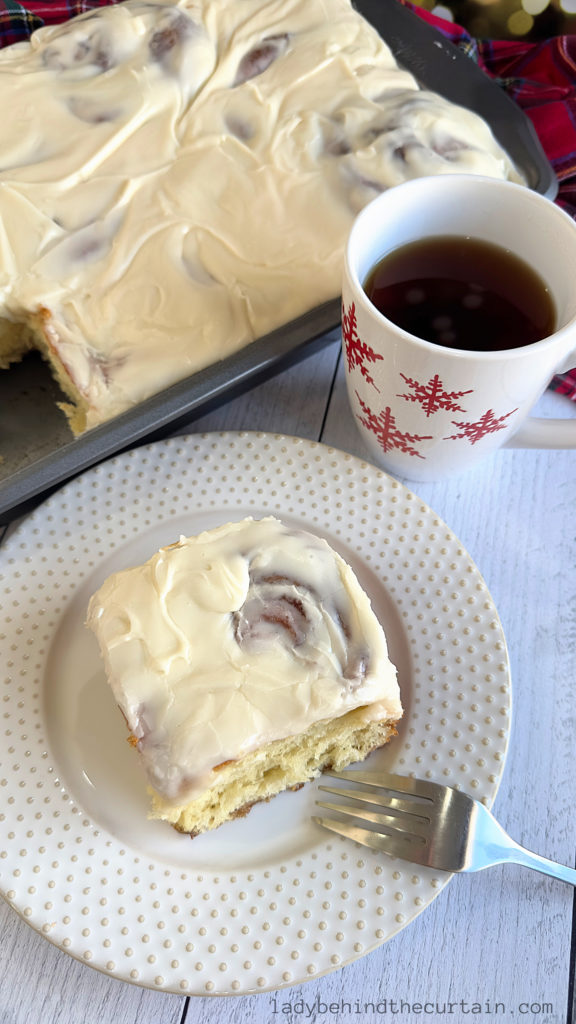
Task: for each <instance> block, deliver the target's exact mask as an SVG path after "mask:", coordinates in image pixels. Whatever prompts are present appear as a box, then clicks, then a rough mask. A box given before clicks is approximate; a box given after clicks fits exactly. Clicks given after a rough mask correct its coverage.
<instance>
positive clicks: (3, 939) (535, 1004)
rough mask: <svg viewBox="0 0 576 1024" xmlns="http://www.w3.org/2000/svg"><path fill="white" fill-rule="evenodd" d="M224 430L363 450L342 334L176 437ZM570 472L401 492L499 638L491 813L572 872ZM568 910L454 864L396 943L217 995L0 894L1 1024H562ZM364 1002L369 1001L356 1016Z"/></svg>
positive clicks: (575, 626) (544, 467)
mask: <svg viewBox="0 0 576 1024" xmlns="http://www.w3.org/2000/svg"><path fill="white" fill-rule="evenodd" d="M558 408H560V409H561V410H563V411H564V414H567V415H572V416H574V415H576V408H572V407H571V406H570V403H568V402H567V400H566V399H563V398H560V397H559V396H556V395H552V394H550V393H548V394H547V395H546V396H545V397H544V398H543V399H542V400H541V403H540V411H541V414H543V415H554V414H555V410H557V409H558ZM220 429H227V430H235V429H256V430H266V431H272V432H280V433H286V434H290V435H299V436H301V437H304V438H310V439H314V440H321V441H323V442H325V443H327V444H330V445H333V446H335V447H338V448H341V449H344V450H346V451H348V452H350V453H352V454H355V455H360V456H363V457H366V453H365V452H364V450H363V446H362V442H361V441H360V439H359V436H358V434H357V433H356V430H355V427H354V424H353V420H352V417H351V415H350V412H349V410H348V407H347V401H346V394H345V385H344V377H343V370H342V365H341V360H340V359H339V346H338V344H337V342H336V340H334V342H333V343H331V344H329V345H328V346H327V347H326V348H324V349H323V350H322V351H321V352H319V353H317V354H315V355H313V356H311V357H310V358H308V359H306V360H305V361H303V362H302V363H300V364H299V365H298V366H296V367H294V368H292V369H290V370H288V371H286V372H285V373H284V374H283V375H281V376H279V377H277V378H275V379H273V380H270V381H268V382H266V383H265V384H262V385H261V386H259V387H258V388H256V389H254V390H253V391H251V392H250V393H248V394H246V395H245V396H242V397H240V398H237V399H235V400H233V401H231V402H230V403H229V404H227V405H224V406H222V407H221V408H220V409H219V410H217V411H215V412H212V413H210V414H209V415H206V416H205V417H203V418H202V419H201V420H198V421H196V422H195V423H193V424H192V425H191V426H190V428H189V429H188V432H189V433H190V432H199V431H206V430H220ZM575 470H576V455H575V454H574V453H573V452H572V453H571V452H557V451H551V452H545V451H512V450H506V451H502V452H500V453H499V454H498V455H497V456H495V457H494V458H493V459H492V460H491V461H489V462H487V463H485V464H483V465H481V466H480V467H479V468H477V469H475V470H473V471H470V472H469V473H468V474H465V475H463V476H460V477H458V478H455V479H451V480H448V481H445V482H438V483H433V484H419V485H410V486H411V487H412V488H413V489H414V490H415V491H416V493H417V494H418V495H419V496H420V497H421V498H422V499H423V500H424V501H425V502H426V503H427V504H428V505H430V506H431V507H432V509H434V511H435V512H436V513H437V514H438V515H439V516H441V517H442V518H443V519H444V520H445V521H446V522H447V523H448V525H449V526H450V527H451V528H452V530H453V531H454V533H455V534H456V535H457V536H458V537H459V538H460V540H461V541H462V543H463V545H464V546H465V547H466V548H467V550H468V552H469V553H470V555H471V556H472V558H473V559H474V561H475V562H476V564H477V566H478V567H479V569H480V571H481V572H482V574H483V576H484V578H485V580H486V582H487V585H488V587H489V590H490V591H491V594H492V597H493V598H494V601H495V604H496V607H497V609H498V611H499V613H500V617H501V620H502V623H503V627H504V631H505V634H506V637H507V641H508V646H509V652H510V659H511V666H512V680H513V694H514V701H513V704H514V709H513V718H512V738H511V743H510V750H509V756H508V760H507V764H506V768H505V771H504V777H503V781H502V784H501V787H500V790H499V793H498V796H497V799H496V804H495V811H496V814H497V816H498V817H499V819H500V821H501V822H502V824H503V825H504V827H505V828H507V830H508V831H509V832H510V833H511V834H512V835H513V836H514V837H515V838H516V839H517V840H518V841H519V842H520V843H522V844H523V845H525V846H527V847H529V848H531V849H533V850H535V851H537V852H540V853H543V854H546V855H548V856H549V857H552V858H554V859H556V860H558V861H562V862H563V863H566V864H572V865H573V864H574V860H575V853H576V814H575V812H574V805H575V802H576V785H575V781H574V778H575V773H574V763H575V746H576V720H575V715H574V708H575V706H576V702H575V698H574V693H575V686H576V670H575V668H574V662H575V656H576V572H575V566H576V529H575V526H576V517H575V511H576V471H575ZM9 529H10V528H9ZM0 801H1V795H0ZM0 809H1V808H0ZM0 827H1V826H0ZM574 908H575V903H574V892H573V890H572V889H571V888H570V887H569V886H567V885H564V884H562V883H560V882H556V881H554V880H552V879H548V878H546V877H545V876H543V875H539V874H537V873H535V872H530V871H527V870H525V869H522V868H517V867H514V866H510V867H508V868H500V867H497V868H492V869H490V870H488V871H486V872H484V873H480V874H476V875H463V876H459V877H456V878H454V879H453V880H452V882H451V883H450V884H449V885H448V886H447V887H446V889H444V891H443V892H442V893H441V894H440V895H439V897H438V898H437V899H436V900H435V901H434V902H433V904H432V905H431V906H430V907H429V908H428V909H427V910H426V911H425V912H424V913H423V914H422V915H420V916H419V917H418V918H417V919H416V920H415V921H414V922H413V923H412V924H411V925H409V926H408V927H407V928H405V929H404V930H403V931H402V932H400V934H398V935H397V936H396V937H395V938H393V939H392V940H390V941H389V942H388V943H386V944H385V945H383V946H381V947H380V948H378V949H377V950H376V951H374V952H372V953H370V954H369V955H367V956H365V957H363V958H362V959H360V960H358V961H356V962H355V963H353V964H351V965H349V966H347V967H345V968H343V969H340V970H337V971H335V972H334V973H333V974H329V975H327V976H325V977H323V978H321V979H319V980H314V981H310V982H308V983H306V984H304V985H298V986H295V987H293V988H286V989H283V990H281V991H279V992H276V993H269V992H264V993H260V994H258V995H253V996H252V995H250V996H242V997H237V998H235V997H233V996H230V997H212V998H211V997H198V996H196V997H194V996H192V997H186V996H184V995H183V996H179V995H171V994H165V993H162V992H154V991H150V990H146V989H142V988H138V987H136V986H133V985H131V984H128V983H124V982H122V981H118V980H116V979H115V978H110V977H106V976H104V975H102V974H99V973H98V972H96V971H95V970H93V969H91V968H90V967H88V966H86V965H84V964H81V963H79V962H77V961H76V960H74V959H72V958H71V957H70V956H68V955H67V954H66V953H64V952H61V951H60V950H59V949H58V948H56V947H54V946H53V945H51V944H50V943H49V942H48V941H46V940H45V939H43V938H41V937H40V936H39V935H37V934H36V933H35V932H34V931H33V930H32V929H31V928H30V927H29V926H28V925H27V924H25V923H24V921H23V920H21V919H20V918H19V917H18V915H17V914H16V913H15V911H14V910H13V909H12V908H10V907H9V906H8V905H5V904H2V905H0V922H1V928H0V1024H112V1022H113V1024H181V1022H184V1021H187V1022H188V1024H189V1022H191V1021H194V1022H205V1021H213V1022H218V1024H240V1022H242V1024H248V1022H249V1024H275V1022H278V1024H280V1022H281V1021H287V1022H290V1024H295V1022H297V1021H303V1020H307V1021H315V1022H316V1021H317V1022H321V1024H328V1022H330V1024H340V1022H343V1021H352V1020H356V1021H362V1022H365V1021H366V1022H367V1021H373V1020H386V1021H391V1020H401V1021H403V1022H413V1021H422V1020H431V1021H447V1022H453V1024H465V1022H466V1021H469V1020H481V1021H483V1022H485V1024H494V1022H495V1021H497V1020H509V1021H514V1020H516V1021H532V1022H533V1024H564V1022H572V1021H573V1020H576V1016H573V1014H574V1006H573V997H574V989H573V979H572V981H571V969H572V970H573V969H574V954H575V952H576V927H575V925H576V922H575V921H574ZM571 956H572V960H571ZM571 965H572V967H571ZM364 1003H367V1004H375V1005H376V1004H377V1005H378V1007H379V1009H378V1010H377V1011H371V1010H370V1008H369V1007H368V1009H366V1010H361V1011H360V1012H359V1011H358V1006H360V1007H361V1006H362V1005H363V1004H364Z"/></svg>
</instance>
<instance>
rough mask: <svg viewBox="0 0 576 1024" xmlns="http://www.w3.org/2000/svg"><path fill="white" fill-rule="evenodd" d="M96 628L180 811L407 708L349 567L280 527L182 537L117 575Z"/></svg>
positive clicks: (151, 766)
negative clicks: (344, 728) (299, 743)
mask: <svg viewBox="0 0 576 1024" xmlns="http://www.w3.org/2000/svg"><path fill="white" fill-rule="evenodd" d="M87 622H88V625H89V627H90V628H91V629H93V631H94V632H95V634H96V636H97V638H98V641H99V644H100V648H101V651H102V654H103V657H104V661H105V665H106V671H107V675H108V679H109V682H110V684H111V686H112V689H113V691H114V694H115V697H116V700H117V702H118V704H119V705H120V707H121V709H122V711H123V712H124V715H125V717H126V720H127V722H128V725H129V728H130V730H131V731H132V733H133V735H134V736H135V737H136V739H137V740H138V747H139V750H140V753H141V755H142V759H143V762H144V765H145V767H146V770H147V773H148V777H149V779H150V782H151V784H152V785H153V786H154V788H155V789H156V790H157V792H159V793H160V794H161V795H162V796H163V797H164V798H165V799H167V800H169V801H173V802H177V803H183V802H185V801H186V800H188V799H190V798H191V797H192V796H193V795H195V794H196V793H198V792H199V791H201V789H202V788H203V787H205V786H206V785H207V784H208V783H209V781H210V774H211V771H212V769H213V768H215V766H217V765H219V764H222V763H223V762H225V761H228V760H233V759H237V758H239V757H242V755H243V754H246V753H248V752H250V751H252V750H255V749H256V748H258V747H260V746H262V745H263V744H266V743H269V742H271V741H273V740H276V739H281V738H283V737H286V736H294V735H298V734H299V733H301V732H303V731H305V730H306V729H307V728H308V727H309V726H310V725H312V724H313V723H315V722H318V721H323V720H327V719H331V718H336V717H339V716H341V715H343V714H345V713H346V712H347V711H350V710H352V709H353V708H357V707H364V706H368V718H371V719H372V720H380V719H388V718H396V719H397V718H399V717H400V715H401V712H402V709H401V704H400V696H399V690H398V684H397V681H396V671H395V669H394V666H393V665H392V664H391V662H390V661H389V659H388V652H387V646H386V639H385V636H384V633H383V630H382V628H381V626H380V625H379V623H378V621H377V619H376V616H375V615H374V612H373V611H372V609H371V606H370V602H369V600H368V598H367V596H366V594H365V593H364V592H363V590H362V589H361V587H360V585H359V583H358V581H357V579H356V577H355V576H354V574H353V572H352V570H351V569H350V567H349V566H348V565H347V564H346V563H345V562H344V561H343V560H342V559H341V558H340V557H339V556H338V555H337V554H336V553H335V552H334V551H333V550H332V549H331V548H330V547H329V545H328V544H327V543H326V542H325V541H324V540H322V539H320V538H317V537H315V536H313V535H312V534H309V533H305V532H302V531H294V530H290V529H288V528H287V527H286V526H284V525H283V524H282V523H280V522H279V521H278V520H276V519H274V518H271V517H270V518H266V519H263V520H259V521H254V520H252V519H247V520H243V521H241V522H239V523H232V524H227V525H225V526H222V527H219V528H217V529H215V530H211V531H209V532H206V533H203V534H200V535H199V536H197V537H191V538H181V539H180V541H179V542H178V543H177V544H174V545H172V546H171V547H168V548H163V549H161V550H160V551H159V552H158V553H157V554H156V555H154V556H153V557H152V558H151V559H150V560H149V561H148V562H146V563H145V564H144V565H142V566H139V567H136V568H133V569H127V570H125V571H123V572H119V573H116V574H115V575H113V576H111V577H110V578H109V579H108V580H107V581H106V582H105V583H104V584H103V586H102V587H101V588H100V590H99V591H98V593H97V594H95V595H94V597H93V598H92V600H91V602H90V606H89V611H88V619H87Z"/></svg>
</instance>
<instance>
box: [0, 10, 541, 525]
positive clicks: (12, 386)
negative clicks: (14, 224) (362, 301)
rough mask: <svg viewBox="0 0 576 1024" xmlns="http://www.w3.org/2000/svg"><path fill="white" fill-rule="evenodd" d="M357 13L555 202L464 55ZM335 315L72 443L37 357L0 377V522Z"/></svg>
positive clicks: (322, 314)
mask: <svg viewBox="0 0 576 1024" xmlns="http://www.w3.org/2000/svg"><path fill="white" fill-rule="evenodd" d="M355 6H356V8H357V10H359V11H360V12H361V13H362V14H363V15H364V16H365V17H366V18H367V19H368V21H370V22H371V23H372V24H373V25H374V26H375V28H377V29H378V31H379V32H380V34H381V35H382V37H383V38H384V39H385V41H386V42H387V43H388V45H389V46H390V47H391V49H392V51H393V52H394V55H395V56H396V59H397V60H398V62H399V63H400V64H402V65H403V66H404V67H406V68H407V69H408V70H409V71H410V72H412V74H413V75H414V76H415V77H416V78H417V79H418V81H419V82H420V84H421V85H422V86H423V87H425V88H428V89H432V90H434V91H436V92H439V93H441V94H442V95H444V96H445V97H446V98H447V99H449V100H452V101H453V102H455V103H459V104H461V105H462V106H466V107H469V108H470V109H472V110H475V111H476V112H477V113H479V114H480V115H481V116H482V117H484V118H485V120H486V121H487V122H488V123H489V124H490V126H491V128H492V130H493V132H494V134H495V136H496V138H497V139H498V141H499V142H500V143H501V144H502V145H503V146H504V147H505V149H506V150H507V151H508V153H509V155H510V156H511V158H512V160H513V161H514V162H515V164H516V166H517V167H518V169H519V170H520V171H521V172H522V173H523V174H524V176H525V178H526V181H527V184H528V186H529V187H530V188H532V189H533V190H534V191H537V192H540V193H541V194H542V195H545V196H547V197H548V198H550V199H554V198H555V196H556V192H557V182H556V178H555V175H554V172H553V170H552V168H551V166H550V164H549V163H548V160H547V158H546V156H545V154H544V152H543V150H542V147H541V145H540V142H539V140H538V137H537V135H536V133H535V131H534V128H533V126H532V123H531V122H530V121H529V119H528V118H527V117H526V115H525V114H524V113H523V112H522V110H520V108H519V107H517V106H516V104H515V103H514V102H513V101H512V100H511V99H510V98H509V97H508V96H507V95H506V94H505V93H504V92H503V91H502V90H501V89H500V88H499V87H498V86H497V85H496V84H495V83H494V82H492V81H491V80H490V79H489V78H488V77H487V76H486V75H485V74H484V73H483V72H482V71H480V69H479V68H478V67H477V66H476V65H475V64H474V62H473V61H472V60H471V59H470V58H469V57H468V56H466V55H465V54H464V53H461V52H460V51H459V50H458V49H457V48H456V47H455V46H454V45H453V44H452V43H450V42H449V41H447V40H446V39H445V38H444V37H443V36H442V35H441V34H440V33H439V32H437V31H436V30H435V29H434V28H432V27H431V26H430V25H428V24H427V23H426V22H424V21H423V20H422V19H421V18H419V17H418V16H417V15H415V14H414V13H413V12H412V11H411V10H409V9H408V8H406V7H403V6H402V5H401V4H400V3H399V2H398V0H358V2H357V3H356V4H355ZM339 315H340V303H339V299H335V300H334V301H333V302H330V303H326V304H325V305H324V306H322V307H319V308H318V309H315V310H312V311H311V312H310V313H308V314H306V315H305V316H304V317H301V318H299V319H298V320H296V321H293V322H292V323H290V324H287V325H286V326H285V327H283V328H281V329H280V330H278V331H274V332H273V333H272V334H270V335H268V336H267V337H265V338H261V339H259V340H258V341H255V342H253V343H252V344H251V345H248V346H246V347H245V348H244V349H242V350H241V351H240V352H238V353H237V354H235V355H234V356H231V357H229V358H228V359H225V360H223V361H221V362H219V363H215V364H213V365H212V366H210V367H207V368H206V369H205V370H202V371H201V372H199V373H196V374H194V375H193V376H192V377H189V378H187V379H186V380H184V381H181V382H180V383H178V384H175V385H174V386H172V387H171V388H168V389H167V390H165V391H162V392H160V393H159V394H158V395H155V396H153V397H152V398H150V399H148V400H147V401H145V402H142V403H141V404H140V405H139V406H137V407H135V408H134V409H133V410H130V411H129V412H127V413H123V414H122V415H121V416H118V417H116V418H115V419H114V420H111V421H110V422H109V423H105V424H103V425H102V426H99V427H96V428H94V429H93V430H91V431H89V432H88V433H86V434H84V435H83V436H81V437H79V438H73V436H72V434H71V432H70V430H69V428H68V425H67V422H66V420H65V417H64V415H63V413H62V412H61V411H60V410H59V409H58V408H57V405H56V402H57V401H58V400H62V396H61V394H60V392H59V388H58V386H57V384H56V383H55V382H54V381H53V379H52V377H51V374H50V372H49V370H48V368H47V367H46V366H44V365H43V364H42V362H41V359H40V357H39V356H37V355H31V356H28V357H26V359H25V360H24V361H23V362H22V363H20V364H17V365H15V366H12V367H11V368H10V369H9V370H8V371H4V372H2V371H0V454H1V455H2V458H3V461H2V462H0V524H2V523H6V522H9V521H10V520H11V519H13V518H14V517H15V516H16V515H18V514H20V513H21V512H23V511H25V510H26V509H27V508H29V507H30V506H31V505H32V504H34V503H36V502H37V501H38V500H39V499H40V498H42V497H44V496H45V495H46V494H47V493H49V492H50V491H51V490H53V489H54V488H56V487H58V486H59V485H60V484H62V483H63V482H64V481H65V480H68V479H70V478H71V477H73V476H74V475H76V474H77V473H79V472H82V471H83V470H85V469H87V468H88V467H89V466H92V465H95V464H96V463H97V462H100V461H101V460H102V459H105V458H107V457H109V456H110V455H113V454H115V453H116V452H119V451H122V450H124V449H125V448H128V447H131V446H132V445H135V444H138V443H141V442H144V441H149V440H152V439H155V438H157V437H161V436H163V435H165V434H167V433H169V432H170V431H171V430H175V429H177V428H178V427H179V426H181V425H183V424H185V423H189V422H192V421H193V420H194V418H195V417H198V416H200V415H202V414H203V413H205V412H206V411H207V410H208V409H209V408H211V407H213V406H214V405H216V404H218V403H220V402H223V401H227V400H229V399H230V398H231V397H233V396H234V395H237V394H239V393H240V392H242V391H245V390H246V389H248V388H250V387H252V386H254V385H255V384H256V383H259V382H260V381H262V380H264V379H266V378H267V377H270V376H272V375H273V374H275V373H278V372H281V371H282V369H284V368H285V367H286V366H288V365H291V364H292V363H294V362H296V361H297V360H299V359H302V358H304V357H306V356H308V355H310V354H312V353H313V352H315V351H317V350H318V348H319V347H320V346H322V345H324V344H327V343H329V342H331V341H332V342H333V341H335V339H336V337H337V334H336V333H335V331H334V329H335V328H336V327H337V325H338V322H339Z"/></svg>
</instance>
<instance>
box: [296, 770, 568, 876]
mask: <svg viewBox="0 0 576 1024" xmlns="http://www.w3.org/2000/svg"><path fill="white" fill-rule="evenodd" d="M324 774H325V775H331V776H332V777H333V778H335V779H341V780H344V781H345V782H347V783H354V786H355V787H356V788H353V789H347V788H344V787H340V786H322V785H321V786H319V787H318V788H319V789H321V790H322V791H323V792H325V793H332V794H337V795H338V797H340V799H342V797H344V798H345V799H346V800H349V801H353V803H352V802H351V803H349V804H344V803H343V802H342V803H326V802H323V801H321V800H317V801H316V803H317V804H318V806H319V807H324V808H326V809H327V810H329V811H335V812H337V813H338V814H339V815H341V816H342V817H345V818H348V820H349V821H350V822H351V823H350V824H348V823H346V822H343V821H339V820H335V819H334V818H324V817H318V816H313V820H314V821H316V822H317V823H318V824H319V825H322V826H323V827H324V828H326V829H329V830H330V831H331V832H337V833H338V834H339V835H341V836H346V837H347V838H349V839H354V840H355V841H356V842H357V843H361V844H362V845H363V846H370V847H372V849H374V850H378V851H380V852H382V853H388V854H391V855H392V856H394V857H401V858H402V859H403V860H409V861H412V862H413V863H415V864H422V865H426V866H427V867H431V868H435V869H438V870H440V871H480V870H481V869H482V868H487V867H490V866H491V865H492V864H503V863H506V862H512V863H515V864H523V865H524V867H527V868H534V869H535V870H536V871H542V872H543V873H544V874H545V875H552V876H553V877H554V878H559V879H561V881H563V882H569V883H570V884H571V885H576V871H575V870H574V869H573V868H567V867H564V865H562V864H555V863H554V861H551V860H547V858H546V857H539V856H538V855H537V854H535V853H530V851H529V850H525V849H524V848H523V847H522V846H519V845H518V843H515V842H514V840H513V839H511V838H510V836H509V835H507V834H506V832H505V831H504V829H503V828H502V826H501V825H499V824H498V822H497V821H496V819H495V818H494V816H493V815H492V814H491V813H490V811H489V810H488V809H487V808H486V807H485V806H484V804H482V803H480V802H479V801H478V800H474V799H473V798H472V797H470V796H467V795H466V793H462V792H461V791H460V790H458V789H452V788H451V787H449V786H441V785H439V784H438V783H437V782H428V781H427V780H425V779H414V778H412V777H406V776H403V775H390V774H388V773H387V772H362V771H347V772H334V771H327V772H325V773H324ZM370 807H373V808H374V807H375V808H378V809H377V810H370ZM363 826H365V827H363ZM370 826H377V828H373V827H372V828H371V827H370Z"/></svg>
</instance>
